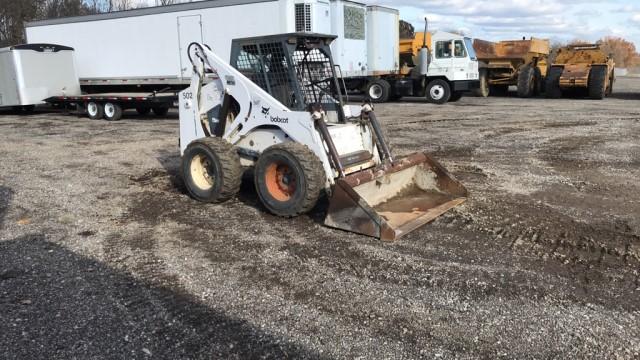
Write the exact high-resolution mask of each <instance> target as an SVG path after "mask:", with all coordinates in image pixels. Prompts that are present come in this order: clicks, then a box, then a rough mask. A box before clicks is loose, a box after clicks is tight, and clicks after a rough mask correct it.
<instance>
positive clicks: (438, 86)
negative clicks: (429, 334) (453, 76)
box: [427, 79, 451, 104]
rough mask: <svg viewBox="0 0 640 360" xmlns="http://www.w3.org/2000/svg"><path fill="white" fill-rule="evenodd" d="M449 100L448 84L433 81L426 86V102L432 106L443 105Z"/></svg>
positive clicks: (439, 80)
mask: <svg viewBox="0 0 640 360" xmlns="http://www.w3.org/2000/svg"><path fill="white" fill-rule="evenodd" d="M450 98H451V87H449V83H448V82H446V81H444V80H441V79H435V80H433V81H431V82H430V83H429V84H428V85H427V101H428V102H430V103H432V104H445V103H446V102H447V101H449V99H450Z"/></svg>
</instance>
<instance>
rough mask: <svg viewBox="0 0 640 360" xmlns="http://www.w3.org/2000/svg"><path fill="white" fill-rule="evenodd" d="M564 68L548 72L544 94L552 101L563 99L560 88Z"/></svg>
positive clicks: (556, 68) (552, 69)
mask: <svg viewBox="0 0 640 360" xmlns="http://www.w3.org/2000/svg"><path fill="white" fill-rule="evenodd" d="M563 71H564V68H561V67H551V68H550V69H549V71H548V72H547V79H546V81H545V86H544V92H545V94H546V96H547V97H548V98H550V99H559V98H561V97H562V89H561V88H560V77H561V76H562V72H563Z"/></svg>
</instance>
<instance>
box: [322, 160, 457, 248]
mask: <svg viewBox="0 0 640 360" xmlns="http://www.w3.org/2000/svg"><path fill="white" fill-rule="evenodd" d="M466 198H467V189H466V188H465V187H464V186H463V185H462V184H461V183H460V182H458V181H457V180H456V179H455V178H453V177H452V176H451V175H449V173H448V172H447V171H446V169H445V168H444V167H443V166H442V165H440V164H439V163H438V162H437V161H435V160H434V159H432V158H431V157H429V156H428V155H427V154H424V153H415V154H412V155H410V156H407V157H405V158H403V159H401V160H398V161H395V162H394V164H393V165H386V166H383V167H380V168H376V169H372V170H365V171H361V172H358V173H355V174H351V175H349V176H347V177H344V178H340V179H337V180H336V184H335V186H334V188H333V192H332V194H331V198H330V202H329V210H328V212H327V217H326V218H325V224H326V225H327V226H330V227H334V228H338V229H343V230H347V231H351V232H355V233H359V234H363V235H368V236H373V237H377V238H379V239H382V240H385V241H393V240H396V239H398V238H400V237H401V236H403V235H405V234H407V233H409V232H411V231H413V230H415V229H416V228H418V227H420V226H422V225H424V224H426V223H428V222H430V221H432V220H433V219H435V218H436V217H438V216H440V215H441V214H443V213H445V212H446V211H448V210H449V209H451V208H453V207H455V206H457V205H459V204H461V203H463V202H464V201H465V200H466Z"/></svg>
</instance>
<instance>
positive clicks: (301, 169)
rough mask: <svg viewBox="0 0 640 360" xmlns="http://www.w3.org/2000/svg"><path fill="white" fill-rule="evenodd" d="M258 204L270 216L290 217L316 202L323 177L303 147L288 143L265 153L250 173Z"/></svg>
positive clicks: (316, 164) (312, 155) (273, 147)
mask: <svg viewBox="0 0 640 360" xmlns="http://www.w3.org/2000/svg"><path fill="white" fill-rule="evenodd" d="M254 176H255V178H254V181H255V186H256V191H257V192H258V197H260V201H262V204H264V206H265V207H266V208H267V209H268V210H269V211H270V212H271V213H273V214H275V215H278V216H284V217H294V216H298V215H302V214H304V213H307V212H309V211H310V210H311V209H313V207H314V206H315V205H316V203H317V202H318V198H319V197H320V192H321V191H322V189H323V187H324V185H325V181H326V176H325V173H324V168H323V167H322V162H321V161H320V159H318V157H317V156H316V154H314V153H313V152H312V151H311V150H310V149H309V148H308V147H307V146H305V145H302V144H299V143H293V142H288V143H284V144H278V145H274V146H271V147H269V148H268V149H267V150H265V151H264V152H263V153H262V155H261V156H260V158H258V161H257V162H256V166H255V170H254Z"/></svg>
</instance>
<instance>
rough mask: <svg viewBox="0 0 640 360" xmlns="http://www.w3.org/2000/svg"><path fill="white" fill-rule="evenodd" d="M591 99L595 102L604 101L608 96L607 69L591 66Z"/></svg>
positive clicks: (589, 81)
mask: <svg viewBox="0 0 640 360" xmlns="http://www.w3.org/2000/svg"><path fill="white" fill-rule="evenodd" d="M588 87H589V97H590V98H591V99H594V100H602V99H604V97H605V95H606V94H607V67H606V66H591V71H589V80H588Z"/></svg>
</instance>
